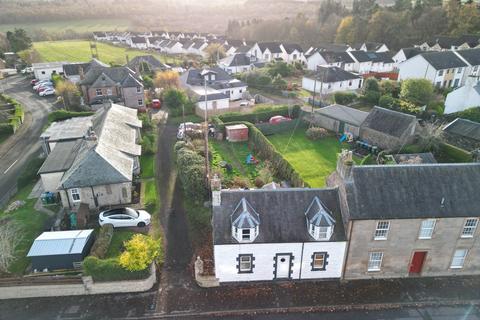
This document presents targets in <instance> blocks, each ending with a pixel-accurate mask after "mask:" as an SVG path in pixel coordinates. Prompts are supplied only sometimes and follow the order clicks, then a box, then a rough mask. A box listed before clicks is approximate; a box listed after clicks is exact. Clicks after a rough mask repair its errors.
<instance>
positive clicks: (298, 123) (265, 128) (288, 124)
mask: <svg viewBox="0 0 480 320" xmlns="http://www.w3.org/2000/svg"><path fill="white" fill-rule="evenodd" d="M306 125H307V124H306V123H305V122H304V121H303V120H302V119H295V120H293V121H285V122H280V123H277V124H270V123H257V124H256V125H255V127H257V128H258V129H259V130H260V131H261V132H262V133H263V134H264V135H266V136H269V135H272V134H275V133H280V132H285V131H291V130H293V129H294V128H295V127H297V128H298V127H301V128H303V127H306Z"/></svg>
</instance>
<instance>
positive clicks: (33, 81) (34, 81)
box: [30, 79, 38, 87]
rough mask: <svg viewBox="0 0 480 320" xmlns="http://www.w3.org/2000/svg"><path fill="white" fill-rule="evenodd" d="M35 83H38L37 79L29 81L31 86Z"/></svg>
mask: <svg viewBox="0 0 480 320" xmlns="http://www.w3.org/2000/svg"><path fill="white" fill-rule="evenodd" d="M37 83H38V79H32V80H31V81H30V84H31V85H32V87H33V86H34V85H36V84H37Z"/></svg>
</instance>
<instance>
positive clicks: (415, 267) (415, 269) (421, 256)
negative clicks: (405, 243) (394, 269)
mask: <svg viewBox="0 0 480 320" xmlns="http://www.w3.org/2000/svg"><path fill="white" fill-rule="evenodd" d="M426 255H427V252H426V251H416V252H414V253H413V257H412V262H411V263H410V271H409V272H410V273H420V272H422V267H423V262H424V261H425V257H426Z"/></svg>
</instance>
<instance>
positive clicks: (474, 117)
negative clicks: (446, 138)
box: [447, 107, 480, 122]
mask: <svg viewBox="0 0 480 320" xmlns="http://www.w3.org/2000/svg"><path fill="white" fill-rule="evenodd" d="M447 118H448V119H449V120H454V119H456V118H463V119H468V120H471V121H475V122H480V107H475V108H469V109H466V110H463V111H460V112H455V113H452V114H449V115H448V116H447Z"/></svg>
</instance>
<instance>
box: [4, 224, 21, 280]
mask: <svg viewBox="0 0 480 320" xmlns="http://www.w3.org/2000/svg"><path fill="white" fill-rule="evenodd" d="M20 231H21V230H20V229H19V228H18V227H17V225H15V224H13V223H6V224H4V225H2V226H0V271H1V272H8V268H9V267H10V265H11V263H12V262H13V261H14V260H15V249H16V248H17V246H18V244H19V243H20V242H21V241H22V236H21V234H22V233H21V232H20Z"/></svg>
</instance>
